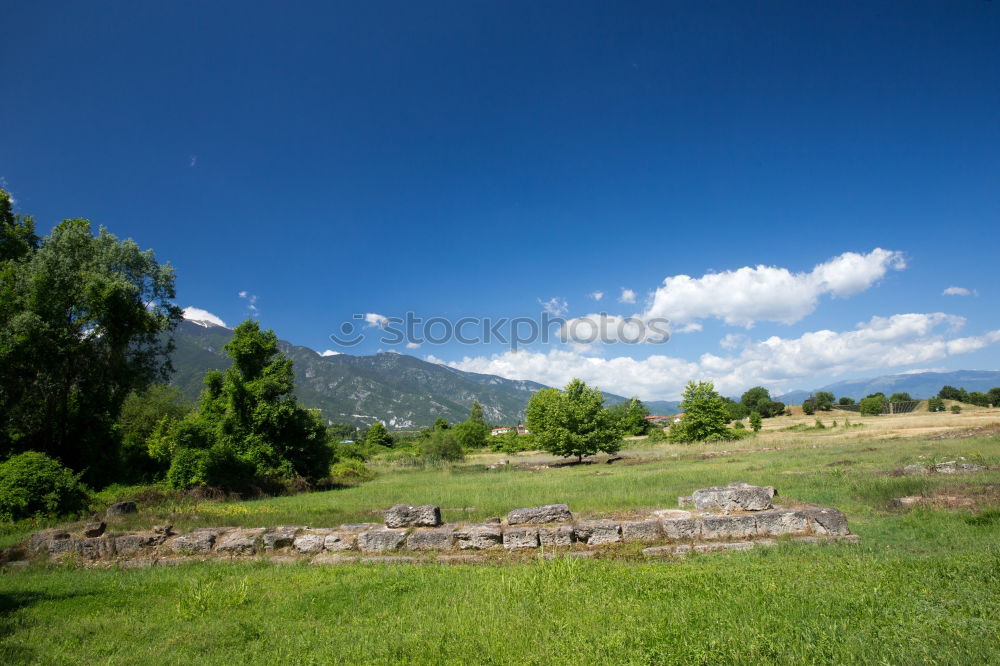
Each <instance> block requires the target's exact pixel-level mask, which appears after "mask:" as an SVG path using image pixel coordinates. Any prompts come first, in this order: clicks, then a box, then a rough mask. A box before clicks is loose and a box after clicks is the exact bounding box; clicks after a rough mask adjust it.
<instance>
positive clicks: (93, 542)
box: [76, 536, 115, 560]
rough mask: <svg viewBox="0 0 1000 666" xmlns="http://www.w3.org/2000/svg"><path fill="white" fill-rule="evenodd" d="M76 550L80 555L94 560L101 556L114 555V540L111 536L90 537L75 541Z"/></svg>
mask: <svg viewBox="0 0 1000 666" xmlns="http://www.w3.org/2000/svg"><path fill="white" fill-rule="evenodd" d="M76 552H77V553H79V554H80V556H81V557H85V558H87V559H89V560H96V559H100V558H102V557H114V555H115V540H114V539H112V538H111V537H103V536H102V537H90V538H87V539H79V540H77V542H76Z"/></svg>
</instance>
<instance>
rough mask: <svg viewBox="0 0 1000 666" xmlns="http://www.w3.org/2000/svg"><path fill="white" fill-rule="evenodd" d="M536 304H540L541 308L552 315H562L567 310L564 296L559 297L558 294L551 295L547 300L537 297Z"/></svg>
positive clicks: (567, 306) (567, 305)
mask: <svg viewBox="0 0 1000 666" xmlns="http://www.w3.org/2000/svg"><path fill="white" fill-rule="evenodd" d="M538 304H539V305H541V306H542V309H543V310H545V311H546V312H548V313H549V314H550V315H552V316H553V317H562V316H563V315H564V314H566V313H567V312H569V304H568V303H567V302H566V299H565V298H559V297H558V296H553V297H552V298H550V299H549V300H547V301H543V300H542V299H540V298H539V299H538Z"/></svg>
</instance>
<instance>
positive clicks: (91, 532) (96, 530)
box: [83, 520, 108, 537]
mask: <svg viewBox="0 0 1000 666" xmlns="http://www.w3.org/2000/svg"><path fill="white" fill-rule="evenodd" d="M107 528H108V524H107V523H105V522H104V521H103V520H102V521H99V522H96V523H87V524H86V525H84V526H83V536H85V537H99V536H101V535H102V534H104V530H106V529H107Z"/></svg>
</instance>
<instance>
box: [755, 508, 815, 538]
mask: <svg viewBox="0 0 1000 666" xmlns="http://www.w3.org/2000/svg"><path fill="white" fill-rule="evenodd" d="M754 519H755V520H756V521H757V534H758V535H760V536H780V535H782V534H805V533H806V532H807V531H809V520H808V518H806V515H805V514H804V513H802V512H801V511H795V510H792V509H772V510H771V511H760V512H758V513H755V514H754Z"/></svg>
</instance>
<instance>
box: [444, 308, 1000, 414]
mask: <svg viewBox="0 0 1000 666" xmlns="http://www.w3.org/2000/svg"><path fill="white" fill-rule="evenodd" d="M964 323H965V320H964V319H963V318H962V317H957V316H954V315H949V314H944V313H940V312H937V313H927V314H921V313H911V314H898V315H893V316H891V317H872V318H871V319H870V320H868V321H866V322H863V323H860V324H858V325H857V327H856V328H854V329H852V330H848V331H831V330H821V331H812V332H808V333H805V334H803V335H801V336H800V337H797V338H781V337H778V336H773V337H770V338H766V339H763V340H757V341H751V340H749V339H743V340H739V341H737V340H736V339H733V338H729V339H728V340H727V343H728V344H730V345H731V347H730V348H729V351H730V353H729V354H727V355H716V354H709V353H706V354H703V355H702V356H701V357H699V358H698V359H697V360H696V361H688V360H684V359H680V358H674V357H670V356H666V355H653V356H649V357H648V358H646V359H641V360H640V359H633V358H630V357H616V358H601V357H595V356H592V355H590V356H588V355H584V354H582V353H580V352H578V351H576V350H573V349H552V350H549V351H547V352H531V351H525V350H521V351H517V352H505V353H502V354H497V355H494V356H490V357H483V356H480V357H466V358H463V359H462V360H461V361H456V362H451V363H447V365H449V366H451V367H454V368H457V369H460V370H467V371H471V372H480V373H486V374H494V375H500V376H502V377H507V378H510V379H530V380H534V381H538V382H541V383H544V384H549V385H551V386H563V385H565V384H566V383H567V382H568V381H569V380H570V379H572V378H573V377H580V378H581V379H583V380H585V381H586V382H588V383H591V384H594V385H596V386H599V387H601V388H603V389H605V390H607V391H610V392H612V393H617V394H619V395H639V396H641V397H643V398H645V399H649V400H657V399H665V400H669V399H676V398H677V397H678V396H679V395H680V392H681V391H682V390H683V387H684V384H685V383H686V382H687V381H688V380H691V379H710V380H712V381H714V382H715V385H716V388H717V389H718V390H720V391H721V392H722V393H724V394H728V395H736V394H738V393H741V392H742V391H744V390H746V389H747V388H748V387H750V386H755V385H763V386H768V387H771V388H773V389H774V390H779V391H780V390H787V389H789V388H790V385H789V383H790V382H791V381H793V380H802V379H808V378H810V377H815V376H821V375H822V376H838V375H842V374H844V373H847V372H856V371H860V370H875V369H882V368H898V367H903V366H910V365H914V364H926V363H930V362H933V361H937V360H940V359H942V358H945V357H948V356H952V355H956V354H965V353H969V352H972V351H976V350H978V349H982V348H983V347H986V346H988V345H992V344H996V343H998V342H1000V330H996V331H990V332H987V333H985V334H983V335H979V336H972V337H964V338H954V337H952V336H954V335H955V333H956V331H957V329H959V328H960V327H962V326H963V325H964ZM434 361H435V362H440V361H439V360H438V359H434Z"/></svg>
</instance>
